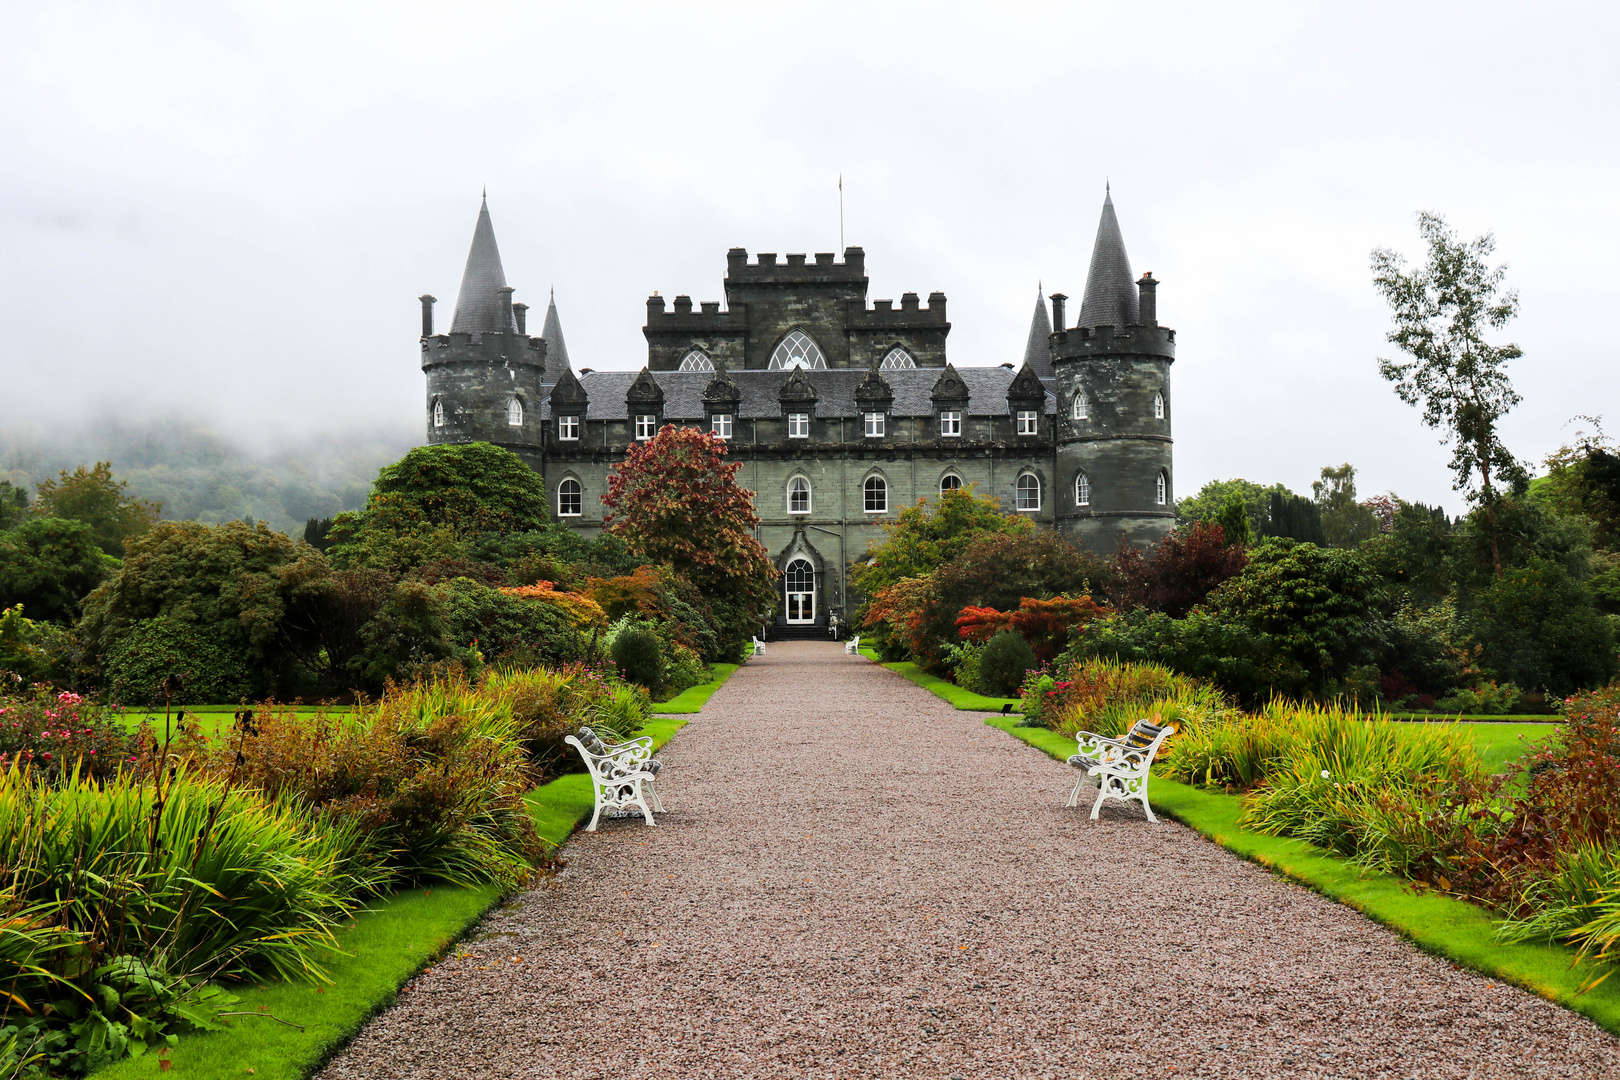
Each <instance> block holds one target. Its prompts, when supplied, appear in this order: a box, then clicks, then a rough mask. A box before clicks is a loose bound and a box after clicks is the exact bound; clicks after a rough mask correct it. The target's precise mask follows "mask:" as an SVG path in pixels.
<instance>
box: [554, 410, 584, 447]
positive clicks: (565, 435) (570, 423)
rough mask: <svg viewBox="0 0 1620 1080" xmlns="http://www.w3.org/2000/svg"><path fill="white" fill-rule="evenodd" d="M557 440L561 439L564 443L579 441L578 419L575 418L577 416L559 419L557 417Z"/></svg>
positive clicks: (560, 417)
mask: <svg viewBox="0 0 1620 1080" xmlns="http://www.w3.org/2000/svg"><path fill="white" fill-rule="evenodd" d="M557 438H559V439H561V440H562V441H564V442H577V441H579V417H577V416H559V417H557Z"/></svg>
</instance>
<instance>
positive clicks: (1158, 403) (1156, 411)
mask: <svg viewBox="0 0 1620 1080" xmlns="http://www.w3.org/2000/svg"><path fill="white" fill-rule="evenodd" d="M1153 419H1155V420H1163V419H1164V394H1162V393H1160V392H1159V391H1157V390H1155V391H1154V392H1153Z"/></svg>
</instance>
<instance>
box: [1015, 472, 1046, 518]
mask: <svg viewBox="0 0 1620 1080" xmlns="http://www.w3.org/2000/svg"><path fill="white" fill-rule="evenodd" d="M1040 508H1041V478H1040V477H1038V476H1036V475H1035V474H1034V473H1025V474H1024V475H1022V476H1020V477H1019V478H1018V509H1020V510H1039V509H1040Z"/></svg>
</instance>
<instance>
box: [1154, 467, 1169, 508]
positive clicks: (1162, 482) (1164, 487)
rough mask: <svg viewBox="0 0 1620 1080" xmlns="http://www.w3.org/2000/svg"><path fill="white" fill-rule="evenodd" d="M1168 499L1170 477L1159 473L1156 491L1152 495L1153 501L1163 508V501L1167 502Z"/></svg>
mask: <svg viewBox="0 0 1620 1080" xmlns="http://www.w3.org/2000/svg"><path fill="white" fill-rule="evenodd" d="M1169 497H1170V477H1168V476H1166V475H1165V474H1164V473H1162V472H1161V473H1160V474H1159V479H1158V485H1157V490H1156V491H1155V492H1154V493H1153V501H1154V502H1156V503H1158V504H1159V505H1160V506H1163V505H1164V504H1165V500H1167V499H1168V498H1169Z"/></svg>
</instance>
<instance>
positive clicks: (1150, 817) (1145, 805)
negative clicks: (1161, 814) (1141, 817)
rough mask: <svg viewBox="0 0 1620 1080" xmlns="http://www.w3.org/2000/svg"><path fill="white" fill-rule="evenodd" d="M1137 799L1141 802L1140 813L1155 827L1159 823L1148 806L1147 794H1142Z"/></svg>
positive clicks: (1151, 808)
mask: <svg viewBox="0 0 1620 1080" xmlns="http://www.w3.org/2000/svg"><path fill="white" fill-rule="evenodd" d="M1139 797H1140V798H1141V800H1142V811H1143V812H1144V813H1145V814H1147V819H1148V820H1149V821H1151V822H1153V824H1155V825H1157V824H1158V823H1159V819H1158V818H1156V817H1154V816H1153V807H1151V806H1149V805H1148V801H1147V792H1145V791H1144V792H1142V794H1141V796H1139Z"/></svg>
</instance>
